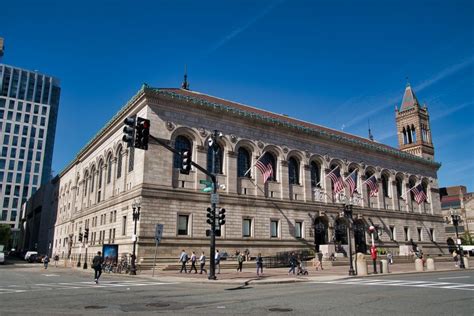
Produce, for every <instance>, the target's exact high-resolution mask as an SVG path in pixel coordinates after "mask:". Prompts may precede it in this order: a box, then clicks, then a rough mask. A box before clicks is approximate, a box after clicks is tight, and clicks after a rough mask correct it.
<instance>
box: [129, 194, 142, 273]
mask: <svg viewBox="0 0 474 316" xmlns="http://www.w3.org/2000/svg"><path fill="white" fill-rule="evenodd" d="M132 210H133V213H132V218H133V221H134V222H135V226H134V228H133V252H132V264H131V267H130V275H137V267H136V266H135V259H136V255H135V250H136V247H137V222H138V220H139V219H140V201H135V202H133V204H132Z"/></svg>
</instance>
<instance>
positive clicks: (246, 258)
mask: <svg viewBox="0 0 474 316" xmlns="http://www.w3.org/2000/svg"><path fill="white" fill-rule="evenodd" d="M244 254H245V261H250V250H249V249H248V248H247V249H245V251H244Z"/></svg>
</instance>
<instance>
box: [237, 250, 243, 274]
mask: <svg viewBox="0 0 474 316" xmlns="http://www.w3.org/2000/svg"><path fill="white" fill-rule="evenodd" d="M237 262H238V263H239V267H238V268H237V272H239V271H240V272H242V265H243V263H244V255H243V254H242V253H241V252H239V255H238V256H237Z"/></svg>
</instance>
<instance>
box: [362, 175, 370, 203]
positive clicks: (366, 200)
mask: <svg viewBox="0 0 474 316" xmlns="http://www.w3.org/2000/svg"><path fill="white" fill-rule="evenodd" d="M365 180H367V176H366V175H364V174H363V175H361V176H360V183H361V188H360V190H361V194H362V207H370V203H369V202H370V200H369V199H370V197H368V193H367V184H366V183H364V182H365Z"/></svg>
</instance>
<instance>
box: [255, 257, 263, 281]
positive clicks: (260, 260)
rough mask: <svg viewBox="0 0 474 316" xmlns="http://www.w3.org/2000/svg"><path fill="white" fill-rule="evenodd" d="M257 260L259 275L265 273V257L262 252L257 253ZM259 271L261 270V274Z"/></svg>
mask: <svg viewBox="0 0 474 316" xmlns="http://www.w3.org/2000/svg"><path fill="white" fill-rule="evenodd" d="M256 262H257V276H260V275H263V258H262V254H261V253H259V254H258V255H257V259H256ZM259 271H260V274H259Z"/></svg>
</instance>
